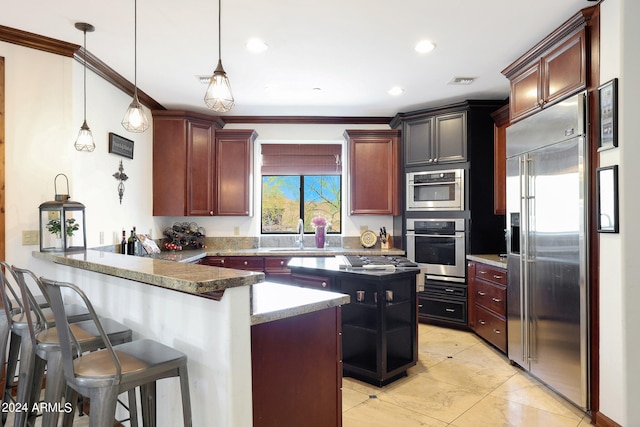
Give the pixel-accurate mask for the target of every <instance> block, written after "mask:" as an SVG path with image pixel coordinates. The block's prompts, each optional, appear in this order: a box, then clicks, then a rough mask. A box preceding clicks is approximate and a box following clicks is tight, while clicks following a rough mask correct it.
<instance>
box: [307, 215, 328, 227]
mask: <svg viewBox="0 0 640 427" xmlns="http://www.w3.org/2000/svg"><path fill="white" fill-rule="evenodd" d="M311 224H313V226H314V227H326V226H327V220H326V219H324V218H323V217H321V216H317V217H315V218H313V219H312V220H311Z"/></svg>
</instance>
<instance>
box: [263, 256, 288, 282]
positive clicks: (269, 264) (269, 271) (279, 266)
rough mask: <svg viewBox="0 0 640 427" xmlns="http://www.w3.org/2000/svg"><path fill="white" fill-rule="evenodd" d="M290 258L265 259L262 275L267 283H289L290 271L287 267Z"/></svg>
mask: <svg viewBox="0 0 640 427" xmlns="http://www.w3.org/2000/svg"><path fill="white" fill-rule="evenodd" d="M290 260H291V258H284V257H265V258H264V274H265V278H266V280H267V281H270V282H276V283H291V270H290V269H289V267H287V264H289V261H290Z"/></svg>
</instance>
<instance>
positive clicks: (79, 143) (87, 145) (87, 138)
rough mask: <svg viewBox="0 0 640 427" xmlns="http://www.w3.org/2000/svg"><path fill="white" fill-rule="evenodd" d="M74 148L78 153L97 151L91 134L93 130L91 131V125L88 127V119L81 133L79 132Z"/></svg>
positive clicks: (81, 128)
mask: <svg viewBox="0 0 640 427" xmlns="http://www.w3.org/2000/svg"><path fill="white" fill-rule="evenodd" d="M73 146H74V147H75V148H76V150H78V151H89V152H91V151H93V150H95V149H96V144H95V143H94V142H93V134H92V133H91V129H89V125H87V120H86V119H85V121H84V122H83V123H82V126H81V127H80V132H78V137H77V138H76V142H75V143H74V144H73Z"/></svg>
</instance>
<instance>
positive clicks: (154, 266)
mask: <svg viewBox="0 0 640 427" xmlns="http://www.w3.org/2000/svg"><path fill="white" fill-rule="evenodd" d="M173 254H176V253H173ZM181 255H185V254H181ZM33 256H34V257H35V258H39V259H44V260H48V261H52V262H54V263H56V264H62V265H67V266H70V267H75V268H80V269H83V270H89V271H93V272H96V273H102V274H107V275H110V276H115V277H120V278H123V279H128V280H134V281H136V282H141V283H147V284H149V285H154V286H160V287H163V288H168V289H174V290H177V291H181V292H187V293H191V294H194V295H198V296H203V297H211V298H214V299H219V298H220V294H219V291H223V290H224V289H226V288H231V287H236V286H248V285H252V284H254V283H258V282H262V281H264V274H263V273H256V272H253V271H244V270H234V269H230V268H219V267H212V266H205V265H197V264H189V263H186V262H185V259H182V261H183V262H181V263H180V262H175V261H177V259H174V260H169V258H164V259H154V258H148V257H137V256H129V255H122V254H117V253H113V252H103V251H97V250H87V251H81V252H73V253H71V252H66V253H64V252H38V251H34V252H33ZM190 256H196V255H193V254H192V255H190ZM203 256H206V252H204V253H202V254H198V255H197V257H203ZM196 259H197V258H196Z"/></svg>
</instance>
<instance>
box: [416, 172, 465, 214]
mask: <svg viewBox="0 0 640 427" xmlns="http://www.w3.org/2000/svg"><path fill="white" fill-rule="evenodd" d="M407 210H410V211H415V210H420V211H432V210H449V211H461V210H464V169H451V170H440V171H429V172H409V173H407Z"/></svg>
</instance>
